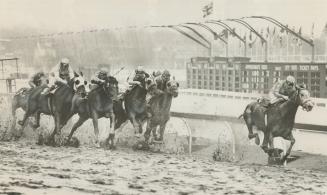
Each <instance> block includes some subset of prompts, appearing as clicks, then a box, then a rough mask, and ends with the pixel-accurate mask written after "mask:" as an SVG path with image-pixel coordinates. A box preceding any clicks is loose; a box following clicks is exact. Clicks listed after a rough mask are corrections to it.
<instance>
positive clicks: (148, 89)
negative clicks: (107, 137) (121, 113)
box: [117, 78, 157, 137]
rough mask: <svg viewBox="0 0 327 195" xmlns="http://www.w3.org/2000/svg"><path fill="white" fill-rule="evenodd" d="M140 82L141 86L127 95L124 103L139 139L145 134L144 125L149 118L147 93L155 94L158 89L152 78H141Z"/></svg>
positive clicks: (137, 86)
mask: <svg viewBox="0 0 327 195" xmlns="http://www.w3.org/2000/svg"><path fill="white" fill-rule="evenodd" d="M138 81H139V82H140V85H135V86H134V88H133V89H132V90H131V91H130V92H129V93H127V94H126V95H125V99H124V101H123V104H124V105H125V111H126V115H127V118H128V119H129V121H130V122H131V123H132V125H133V127H134V130H135V136H137V137H139V136H141V134H142V133H143V128H142V125H143V123H144V122H145V120H146V118H147V113H146V110H147V109H146V95H147V93H154V92H155V91H156V89H157V88H156V85H155V84H154V81H153V80H152V79H151V78H140V79H139V80H138ZM117 128H118V127H117Z"/></svg>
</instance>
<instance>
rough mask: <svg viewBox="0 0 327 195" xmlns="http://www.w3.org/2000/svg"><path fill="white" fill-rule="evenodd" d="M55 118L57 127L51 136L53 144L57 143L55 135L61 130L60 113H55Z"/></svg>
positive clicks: (50, 139)
mask: <svg viewBox="0 0 327 195" xmlns="http://www.w3.org/2000/svg"><path fill="white" fill-rule="evenodd" d="M54 120H55V128H54V130H53V131H52V133H51V135H50V138H49V141H50V144H53V145H55V143H56V142H55V135H56V134H58V132H59V131H60V130H61V123H60V116H59V114H58V113H55V115H54Z"/></svg>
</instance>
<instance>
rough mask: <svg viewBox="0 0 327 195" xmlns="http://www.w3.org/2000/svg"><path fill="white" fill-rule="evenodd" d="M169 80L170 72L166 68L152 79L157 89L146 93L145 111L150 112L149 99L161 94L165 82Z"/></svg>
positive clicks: (165, 84) (164, 88)
mask: <svg viewBox="0 0 327 195" xmlns="http://www.w3.org/2000/svg"><path fill="white" fill-rule="evenodd" d="M169 80H170V73H169V71H168V70H164V71H163V73H162V74H160V75H159V76H157V77H156V78H155V79H154V81H155V84H156V85H157V89H156V91H155V92H154V93H152V94H150V93H148V94H147V96H146V104H147V105H146V106H147V112H148V113H151V112H152V111H151V106H150V101H151V99H152V98H153V97H155V96H157V95H160V94H163V93H164V91H165V90H166V88H167V82H168V81H169Z"/></svg>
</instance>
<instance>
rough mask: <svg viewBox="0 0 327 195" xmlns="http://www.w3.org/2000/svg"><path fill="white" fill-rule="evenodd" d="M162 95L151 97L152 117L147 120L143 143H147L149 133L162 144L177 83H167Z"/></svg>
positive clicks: (175, 94) (172, 81)
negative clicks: (158, 130) (158, 132)
mask: <svg viewBox="0 0 327 195" xmlns="http://www.w3.org/2000/svg"><path fill="white" fill-rule="evenodd" d="M166 86H167V88H166V90H165V91H164V93H163V94H160V95H158V96H156V97H153V98H152V99H151V101H150V103H149V104H150V106H151V110H152V113H153V116H152V117H151V118H150V119H148V122H147V127H146V131H145V133H144V137H145V142H146V143H148V142H149V138H150V134H151V131H152V133H153V137H154V140H155V141H159V142H162V141H163V135H164V132H165V128H166V124H167V122H168V121H169V119H170V107H171V103H172V99H173V98H176V97H177V96H178V87H179V83H178V82H176V81H175V80H171V81H168V82H167V84H166ZM158 126H159V127H160V128H159V129H160V136H159V137H157V127H158Z"/></svg>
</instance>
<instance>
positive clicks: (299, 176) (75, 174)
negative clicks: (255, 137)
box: [0, 141, 327, 194]
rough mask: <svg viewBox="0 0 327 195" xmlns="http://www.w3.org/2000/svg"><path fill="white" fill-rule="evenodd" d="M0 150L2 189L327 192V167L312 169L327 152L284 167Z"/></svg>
mask: <svg viewBox="0 0 327 195" xmlns="http://www.w3.org/2000/svg"><path fill="white" fill-rule="evenodd" d="M0 155H1V158H0V169H1V172H0V194H1V193H7V194H20V193H22V194H325V193H327V172H325V171H322V170H310V168H313V167H312V166H315V165H314V164H313V165H312V159H318V160H316V162H315V163H320V164H321V163H324V162H326V157H325V156H320V157H319V158H320V161H319V158H317V156H310V157H308V158H309V159H307V160H302V161H298V162H299V164H301V166H299V165H296V163H297V161H294V162H292V163H290V164H289V166H288V167H287V168H285V167H274V166H265V165H262V164H253V163H228V162H215V161H212V160H209V159H206V158H201V157H198V156H193V157H190V156H188V155H172V154H163V153H151V152H143V151H133V150H132V149H130V148H122V147H120V148H119V149H117V150H115V151H110V150H104V149H101V148H94V147H86V146H81V147H80V148H67V147H57V148H54V147H48V146H37V145H35V144H34V143H32V142H27V141H19V142H0ZM302 155H303V159H306V158H305V156H306V155H305V154H302ZM310 158H312V159H310ZM303 163H307V164H308V165H309V167H307V168H308V169H306V170H305V169H304V168H303V167H304V165H303ZM311 165H312V166H311ZM324 166H327V164H326V163H324ZM324 166H323V165H321V167H322V168H323V167H324Z"/></svg>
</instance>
